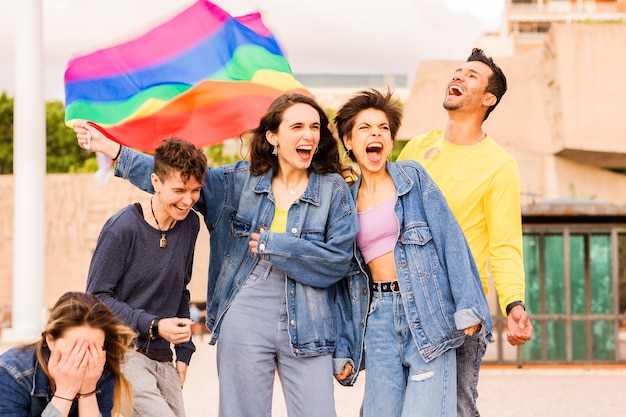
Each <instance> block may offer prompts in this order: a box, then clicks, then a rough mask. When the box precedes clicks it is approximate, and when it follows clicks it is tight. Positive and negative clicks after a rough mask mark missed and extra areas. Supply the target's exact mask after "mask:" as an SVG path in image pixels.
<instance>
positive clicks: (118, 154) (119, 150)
mask: <svg viewBox="0 0 626 417" xmlns="http://www.w3.org/2000/svg"><path fill="white" fill-rule="evenodd" d="M121 153H122V145H121V144H120V148H119V149H118V150H117V155H115V158H113V160H114V161H117V158H119V157H120V154H121Z"/></svg>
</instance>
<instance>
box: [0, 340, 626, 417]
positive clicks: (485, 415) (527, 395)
mask: <svg viewBox="0 0 626 417" xmlns="http://www.w3.org/2000/svg"><path fill="white" fill-rule="evenodd" d="M195 343H196V347H197V351H196V353H195V354H194V356H193V358H192V361H191V366H190V367H189V371H188V373H187V382H186V383H185V388H184V390H183V394H184V397H185V407H186V410H187V417H214V416H217V401H218V397H217V389H218V383H217V370H216V366H215V350H216V348H215V346H209V345H208V336H206V337H205V338H204V340H199V338H196V340H195ZM9 347H10V346H9V345H6V344H3V345H0V353H2V352H4V351H5V350H6V349H8V348H9ZM365 376H366V373H364V374H361V375H360V376H359V380H358V382H357V385H356V386H354V387H350V388H348V387H343V386H341V385H339V384H336V385H335V402H336V409H337V417H358V415H359V407H360V405H361V398H362V395H363V386H364V383H365ZM625 387H626V367H617V366H606V367H587V368H584V367H577V368H563V367H559V368H556V367H555V368H548V367H541V368H539V367H525V368H523V369H516V368H502V367H489V366H486V367H483V369H481V371H480V384H479V393H480V397H479V399H478V406H479V409H480V412H481V417H544V416H545V417H609V416H610V417H620V416H626V396H625V395H624V388H625ZM272 416H273V417H287V412H286V410H285V403H284V401H283V397H282V389H281V387H280V383H279V382H278V378H277V379H276V382H275V384H274V411H273V413H272ZM320 417H324V416H320Z"/></svg>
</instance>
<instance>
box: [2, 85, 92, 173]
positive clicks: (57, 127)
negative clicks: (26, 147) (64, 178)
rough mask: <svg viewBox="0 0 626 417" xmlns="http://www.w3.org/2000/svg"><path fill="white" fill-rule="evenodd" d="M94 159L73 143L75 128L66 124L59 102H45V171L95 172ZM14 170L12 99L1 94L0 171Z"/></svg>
mask: <svg viewBox="0 0 626 417" xmlns="http://www.w3.org/2000/svg"><path fill="white" fill-rule="evenodd" d="M96 169H97V168H96V159H95V156H94V155H93V154H92V153H91V152H87V151H85V150H83V149H81V148H80V147H79V146H78V144H77V143H76V136H75V135H74V131H73V130H72V129H70V128H68V127H67V126H65V110H64V108H63V103H62V102H60V101H49V102H47V103H46V171H47V172H48V173H63V172H94V171H96ZM12 173H13V98H12V97H9V96H8V95H7V94H6V92H3V93H2V95H0V174H12Z"/></svg>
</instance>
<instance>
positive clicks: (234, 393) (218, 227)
mask: <svg viewBox="0 0 626 417" xmlns="http://www.w3.org/2000/svg"><path fill="white" fill-rule="evenodd" d="M74 130H75V132H76V134H77V138H78V143H79V145H80V146H82V147H85V145H86V144H87V137H88V136H91V143H90V149H91V150H92V151H98V152H103V153H104V154H106V155H108V156H110V157H111V158H114V157H116V156H117V155H118V154H119V156H117V164H116V168H115V175H116V176H120V177H123V178H126V179H128V180H130V181H131V182H132V183H133V184H134V185H136V186H137V187H139V188H141V189H143V190H145V191H148V192H154V188H153V186H152V183H151V181H150V174H151V172H152V170H153V160H152V157H150V156H149V155H146V154H143V153H139V152H137V151H134V150H131V149H129V148H127V147H124V146H122V145H120V144H118V143H116V142H114V141H112V140H110V139H107V138H106V137H105V136H104V135H103V134H102V132H100V131H99V130H98V129H96V128H94V127H93V126H92V125H90V124H89V123H85V122H79V123H77V124H76V125H75V127H74ZM342 172H343V167H342V164H341V161H340V157H339V151H338V145H337V140H336V139H335V137H334V136H333V134H332V133H331V131H330V130H329V122H328V118H327V116H326V114H325V113H324V111H323V110H322V109H321V107H320V106H319V105H318V104H317V103H316V102H315V101H314V100H313V99H311V98H310V97H308V96H305V95H301V94H284V95H282V96H280V97H278V98H277V99H276V100H275V101H274V102H273V103H272V104H271V105H270V106H269V108H268V109H267V111H266V112H265V114H264V115H263V117H262V118H261V120H260V123H259V125H258V126H257V127H256V128H255V129H253V130H252V132H251V142H250V160H249V161H239V162H237V163H235V164H232V165H226V166H222V167H217V168H212V169H208V170H207V171H206V175H205V177H204V181H203V186H202V190H201V192H200V196H199V199H198V201H197V203H196V204H195V206H194V208H195V209H196V210H198V211H199V212H200V213H201V214H202V215H203V217H204V221H205V224H206V226H207V229H208V230H209V234H210V248H211V256H210V264H209V280H208V290H207V310H206V325H207V329H208V330H209V331H210V332H211V340H210V344H215V343H217V369H218V375H219V385H220V394H219V398H220V400H219V415H220V416H227V417H238V416H241V417H244V416H254V417H263V416H267V417H269V416H270V415H271V411H272V390H273V385H274V375H275V372H278V375H279V377H280V379H281V385H282V387H283V393H284V395H285V403H286V406H287V411H288V415H289V416H292V417H295V416H298V417H307V416H310V417H317V416H327V417H332V416H335V415H336V412H335V407H334V393H333V389H334V381H333V374H335V375H336V376H337V378H338V379H342V380H343V379H346V378H347V377H349V375H351V374H352V373H354V368H355V366H354V364H355V363H356V364H358V363H359V362H360V358H359V357H357V356H355V355H359V353H358V350H357V349H352V350H351V352H348V350H345V351H346V352H348V353H346V355H345V356H343V357H342V354H343V349H344V347H345V346H344V345H345V343H344V342H345V341H344V340H341V341H339V340H338V339H339V338H340V337H338V336H337V335H338V334H341V333H342V331H341V329H339V328H338V327H339V323H340V322H341V321H342V320H343V319H344V318H345V317H347V316H350V314H351V311H350V309H351V306H348V305H342V304H338V303H336V301H337V300H338V299H341V300H350V297H347V296H346V294H337V292H338V291H345V289H346V288H347V287H348V286H345V285H337V284H338V283H339V282H340V281H341V280H342V279H344V277H345V276H347V275H348V272H349V269H350V261H351V258H352V247H353V244H354V240H355V238H356V234H357V231H358V219H357V213H356V209H355V205H354V201H353V199H352V197H351V196H350V191H349V189H348V185H347V183H346V181H345V180H344V178H343V177H342V176H341V175H340V174H341V173H342ZM358 297H364V299H366V298H367V297H368V291H367V288H366V286H365V287H364V291H363V292H360V293H359V295H358ZM342 309H343V310H342ZM355 345H358V346H359V347H360V343H359V342H356V343H354V344H353V345H352V346H355ZM336 350H337V352H336ZM339 350H341V352H339ZM333 353H335V357H337V359H336V360H334V361H333Z"/></svg>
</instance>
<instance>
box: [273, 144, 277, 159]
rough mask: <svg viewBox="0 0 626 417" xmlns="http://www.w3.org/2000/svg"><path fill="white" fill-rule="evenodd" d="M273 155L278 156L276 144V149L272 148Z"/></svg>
mask: <svg viewBox="0 0 626 417" xmlns="http://www.w3.org/2000/svg"><path fill="white" fill-rule="evenodd" d="M272 155H274V156H278V149H276V145H274V149H272Z"/></svg>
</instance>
